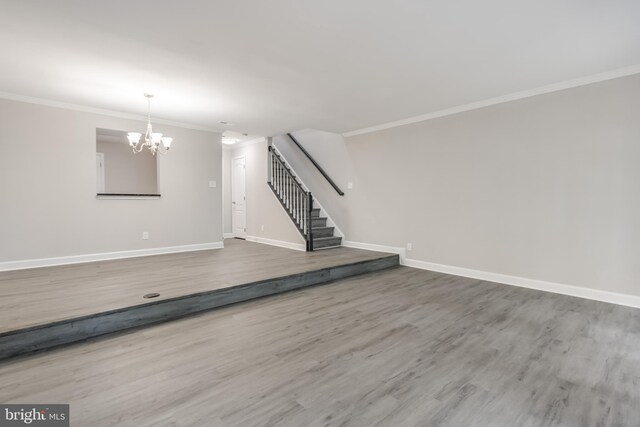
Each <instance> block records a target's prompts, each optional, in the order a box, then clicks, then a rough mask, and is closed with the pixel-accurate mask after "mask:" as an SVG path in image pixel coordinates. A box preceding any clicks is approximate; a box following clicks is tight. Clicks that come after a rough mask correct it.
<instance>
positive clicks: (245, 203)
mask: <svg viewBox="0 0 640 427" xmlns="http://www.w3.org/2000/svg"><path fill="white" fill-rule="evenodd" d="M239 159H243V160H244V168H243V171H244V225H245V226H244V234H243V235H241V236H238V234H237V233H236V226H235V222H236V220H235V215H234V200H233V195H234V189H235V186H236V182H235V181H236V180H235V175H234V173H233V172H234V170H233V169H234V163H235V161H236V160H239ZM231 234H233V237H236V238H240V239H246V237H247V157H246V156H245V155H244V154H242V155H240V156H235V157H232V158H231Z"/></svg>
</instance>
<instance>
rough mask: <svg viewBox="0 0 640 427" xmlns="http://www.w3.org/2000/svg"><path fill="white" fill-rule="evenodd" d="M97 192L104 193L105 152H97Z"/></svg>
mask: <svg viewBox="0 0 640 427" xmlns="http://www.w3.org/2000/svg"><path fill="white" fill-rule="evenodd" d="M96 190H97V191H96V193H98V194H100V193H104V153H96Z"/></svg>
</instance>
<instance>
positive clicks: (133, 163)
mask: <svg viewBox="0 0 640 427" xmlns="http://www.w3.org/2000/svg"><path fill="white" fill-rule="evenodd" d="M96 152H98V153H102V154H104V184H105V185H104V192H105V193H111V194H157V193H158V164H157V157H156V156H154V155H153V153H151V151H149V150H143V151H142V152H140V153H137V154H135V155H134V154H133V153H132V151H131V147H129V145H128V144H126V143H123V142H109V141H100V140H98V141H97V142H96Z"/></svg>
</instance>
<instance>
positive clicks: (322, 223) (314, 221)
mask: <svg viewBox="0 0 640 427" xmlns="http://www.w3.org/2000/svg"><path fill="white" fill-rule="evenodd" d="M326 226H327V218H311V228H314V227H326Z"/></svg>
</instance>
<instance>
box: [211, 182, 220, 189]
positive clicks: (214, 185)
mask: <svg viewBox="0 0 640 427" xmlns="http://www.w3.org/2000/svg"><path fill="white" fill-rule="evenodd" d="M217 186H218V183H217V182H215V181H209V188H216V187H217Z"/></svg>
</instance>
